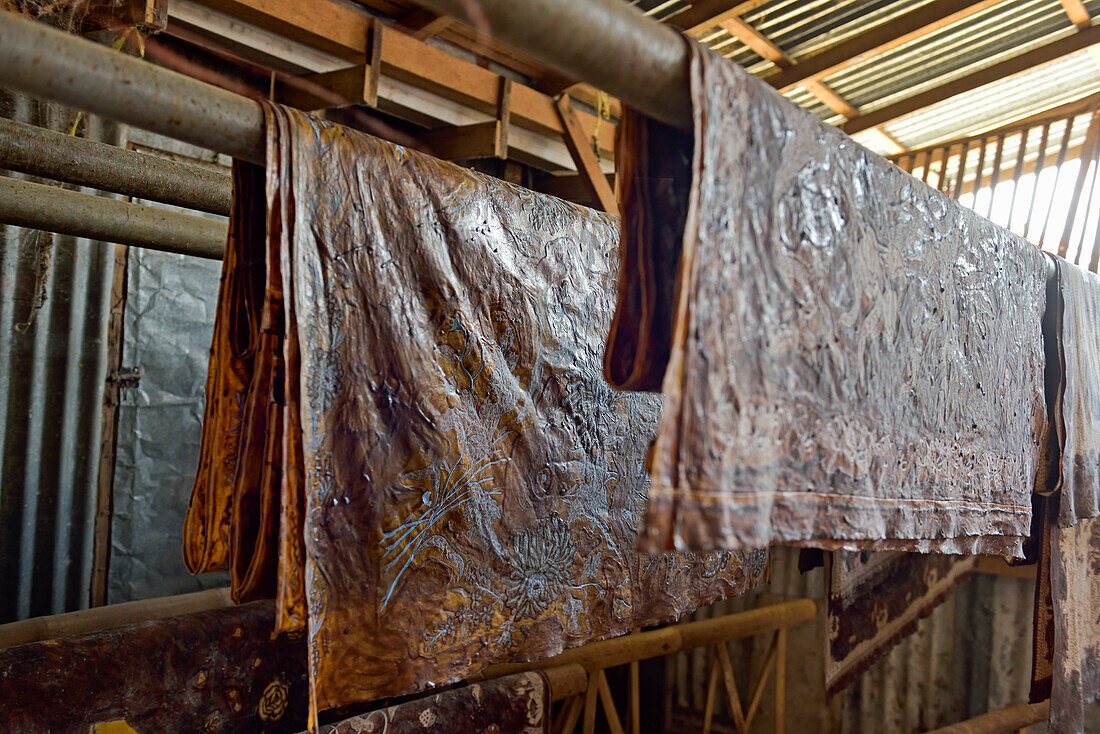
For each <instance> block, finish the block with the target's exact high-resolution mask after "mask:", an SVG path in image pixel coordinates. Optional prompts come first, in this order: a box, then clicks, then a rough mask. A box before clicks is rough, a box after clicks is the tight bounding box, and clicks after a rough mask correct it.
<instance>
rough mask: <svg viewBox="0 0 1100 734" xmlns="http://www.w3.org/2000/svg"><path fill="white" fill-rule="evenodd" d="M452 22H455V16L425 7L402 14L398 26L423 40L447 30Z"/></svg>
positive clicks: (417, 38)
mask: <svg viewBox="0 0 1100 734" xmlns="http://www.w3.org/2000/svg"><path fill="white" fill-rule="evenodd" d="M452 23H454V18H451V17H449V16H446V15H436V14H435V13H433V12H432V11H430V10H425V9H424V8H417V9H416V10H413V11H412V12H410V13H406V14H405V15H403V16H401V20H399V21H397V28H398V30H400V31H402V32H404V33H408V34H409V35H410V36H412V37H413V38H415V39H416V40H418V41H423V40H425V39H427V38H431V37H432V36H434V35H436V34H437V33H439V32H441V31H443V30H445V29H446V28H447V27H449V26H450V25H451V24H452Z"/></svg>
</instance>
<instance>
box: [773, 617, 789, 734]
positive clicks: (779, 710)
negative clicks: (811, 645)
mask: <svg viewBox="0 0 1100 734" xmlns="http://www.w3.org/2000/svg"><path fill="white" fill-rule="evenodd" d="M786 728H787V630H785V629H781V630H776V637H775V734H783V732H784V731H785V730H786Z"/></svg>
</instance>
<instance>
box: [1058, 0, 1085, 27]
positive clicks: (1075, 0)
mask: <svg viewBox="0 0 1100 734" xmlns="http://www.w3.org/2000/svg"><path fill="white" fill-rule="evenodd" d="M1062 8H1063V9H1064V10H1065V11H1066V15H1068V16H1069V22H1070V23H1073V24H1074V25H1075V26H1077V27H1078V28H1088V27H1089V26H1091V25H1092V16H1091V15H1089V11H1088V8H1086V7H1085V4H1084V3H1083V2H1081V0H1062Z"/></svg>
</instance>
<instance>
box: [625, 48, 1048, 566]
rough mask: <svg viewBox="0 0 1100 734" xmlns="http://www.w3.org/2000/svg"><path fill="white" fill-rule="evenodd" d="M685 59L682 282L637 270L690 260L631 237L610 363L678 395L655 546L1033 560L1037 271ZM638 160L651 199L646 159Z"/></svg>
mask: <svg viewBox="0 0 1100 734" xmlns="http://www.w3.org/2000/svg"><path fill="white" fill-rule="evenodd" d="M693 48H695V50H694V52H693V61H692V94H693V99H694V115H695V154H694V161H693V166H694V172H693V184H692V188H691V193H690V200H689V207H688V211H687V214H686V219H685V224H684V231H683V237H682V247H681V248H680V249H681V251H680V257H679V267H678V268H674V267H667V266H660V265H658V266H656V267H648V266H646V265H644V264H645V263H658V264H659V263H661V262H664V261H665V260H667V259H668V252H669V251H670V248H673V247H676V244H675V243H674V244H670V243H668V242H656V241H653V239H654V238H653V237H650V241H643V242H637V241H627V240H624V242H623V244H622V252H621V257H622V260H623V262H624V271H623V275H622V285H620V301H619V308H618V312H617V315H616V321H615V331H614V332H613V333H612V335H611V337H610V339H609V345H610V351H609V354H608V355H607V356H606V365H607V376H608V379H609V381H611V382H612V383H614V384H620V385H625V386H628V387H630V386H637V385H639V384H640V385H643V386H644V385H648V384H650V383H649V382H647V380H651V379H652V375H653V373H654V372H655V371H656V372H658V373H660V372H661V371H663V375H664V377H663V386H662V390H663V393H664V397H665V402H664V409H663V413H662V416H661V424H660V428H659V430H658V433H657V438H656V443H655V445H654V448H653V452H652V460H651V464H650V470H651V474H652V478H653V486H652V487H651V489H650V497H649V506H648V512H647V515H646V519H645V531H644V535H643V539H642V546H641V547H643V548H644V549H647V550H658V549H668V548H681V549H690V550H709V549H715V548H724V549H744V548H752V547H760V546H764V545H767V544H769V543H783V544H793V545H809V546H815V547H823V548H828V549H843V548H847V549H854V550H859V549H882V550H908V551H922V552H928V551H935V552H943V553H977V552H980V553H991V554H997V555H1014V556H1015V555H1019V554H1020V552H1021V542H1022V539H1023V537H1024V536H1026V535H1027V534H1028V531H1029V525H1030V521H1031V501H1030V494H1031V491H1032V487H1033V479H1034V476H1035V471H1036V462H1037V457H1038V454H1039V444H1040V439H1041V434H1042V428H1043V425H1044V423H1045V406H1044V399H1043V392H1042V388H1043V354H1042V340H1041V336H1040V319H1041V316H1042V311H1043V305H1044V284H1045V268H1044V260H1043V256H1042V254H1041V253H1040V252H1039V250H1037V249H1036V248H1035V247H1033V246H1032V245H1030V244H1028V243H1026V242H1025V241H1023V240H1022V239H1020V238H1018V237H1016V236H1014V235H1012V234H1010V233H1009V232H1007V231H1005V230H1004V229H1001V228H999V227H997V226H995V225H993V224H992V223H990V222H989V221H988V220H986V219H983V218H982V217H979V216H977V215H976V214H974V213H973V212H971V211H970V210H968V209H966V208H964V207H962V206H960V205H959V204H958V203H956V202H955V201H953V200H951V199H950V198H948V197H947V196H945V195H943V194H942V193H940V192H938V191H936V190H934V189H932V188H930V187H928V186H926V185H924V184H922V183H920V182H919V181H917V180H916V179H914V178H913V177H911V176H909V175H908V174H906V173H904V172H903V171H901V170H900V169H899V168H897V167H896V166H894V165H892V164H890V163H888V162H887V161H886V160H884V159H882V158H881V157H879V156H877V155H874V154H872V153H870V152H868V151H867V150H865V149H863V148H862V147H860V146H859V145H857V144H856V143H854V142H853V141H852V140H851V139H850V138H848V137H847V136H845V135H844V134H843V133H841V132H840V131H838V130H836V129H834V128H832V127H830V126H828V125H824V124H823V123H821V122H820V121H818V120H817V119H816V118H815V117H813V116H812V115H810V114H808V113H806V112H804V111H802V110H800V109H798V108H796V107H795V106H794V105H792V104H790V103H789V102H788V101H786V100H784V99H782V98H781V97H780V96H778V95H777V94H776V93H775V92H774V91H773V90H771V89H770V88H768V87H767V86H766V85H764V84H762V83H761V82H759V81H758V80H756V79H754V78H753V77H751V76H750V75H749V74H747V73H746V72H744V70H742V69H741V68H740V67H738V66H737V65H736V64H734V63H732V62H729V61H725V60H722V59H720V58H718V57H717V56H715V55H714V54H712V53H709V52H707V51H705V50H702V49H700V48H697V47H693ZM628 155H636V156H637V157H638V160H636V161H634V162H632V163H630V164H628V165H630V166H631V168H632V171H633V173H634V175H635V177H636V178H639V179H641V181H643V182H644V181H645V179H646V178H647V176H646V169H647V165H648V166H651V165H652V158H653V155H652V154H651V153H650V152H648V151H641V152H637V153H635V154H631V153H629V152H628ZM673 155H678V154H677V153H673ZM647 162H648V163H647ZM640 185H646V186H648V184H645V183H642V184H639V183H638V182H637V181H627V182H626V186H627V191H628V195H627V197H626V204H627V205H628V207H629V206H630V204H631V202H632V201H635V200H638V201H644V199H645V197H637V196H632V194H631V193H629V192H631V190H632V188H633V187H637V186H640ZM624 216H625V219H626V221H627V222H628V224H627V225H626V226H625V230H626V231H627V232H628V233H633V232H636V231H638V230H641V231H643V232H645V231H648V232H651V233H657V232H659V231H661V228H660V227H654V226H650V227H648V228H647V227H646V226H644V225H643V226H640V227H635V226H633V225H631V224H630V222H631V221H632V219H633V218H634V217H637V216H642V217H644V216H647V215H646V214H645V213H640V212H638V211H634V210H632V209H628V210H627V211H625V212H624ZM669 216H670V217H673V216H675V214H674V213H672V214H670V215H669ZM667 278H675V279H676V280H675V286H674V291H675V294H676V295H675V299H674V301H675V304H674V308H675V311H674V313H673V314H672V316H671V317H669V316H668V314H667V312H666V313H665V315H664V318H663V319H662V317H661V316H660V314H659V312H660V311H661V310H662V309H666V310H667V308H668V306H667V305H666V302H665V295H664V294H667V292H668V286H667V283H662V280H663V279H667ZM650 279H657V282H656V283H649V282H648V281H649V280H650ZM635 280H638V281H639V282H637V283H635V282H634V281H635ZM647 299H648V300H647ZM639 303H642V304H643V306H639V305H638V304H639ZM665 328H671V329H672V333H671V334H670V335H662V334H659V333H651V332H654V331H656V332H659V331H660V330H661V329H665ZM624 334H625V336H623V335H624ZM647 335H648V337H647ZM663 340H666V341H667V342H668V343H669V345H670V347H669V351H668V353H666V354H663V355H662V354H658V353H657V351H656V350H654V349H644V348H642V346H641V345H643V344H646V345H657V344H660V343H662V341H663ZM622 350H626V353H624V352H623V351H622ZM631 350H633V351H631ZM662 357H663V359H662ZM666 362H667V365H666Z"/></svg>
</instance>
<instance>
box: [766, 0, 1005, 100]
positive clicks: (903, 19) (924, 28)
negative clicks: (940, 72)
mask: <svg viewBox="0 0 1100 734" xmlns="http://www.w3.org/2000/svg"><path fill="white" fill-rule="evenodd" d="M1000 2H1003V0H979V1H978V2H975V0H934V1H933V2H930V3H928V4H926V5H922V6H920V7H919V8H917V9H915V10H913V11H910V12H908V13H906V14H904V15H902V16H900V17H898V18H895V19H893V20H891V21H890V22H889V23H884V24H882V25H879V26H876V27H874V28H871V29H869V30H867V31H864V32H863V33H860V34H859V35H856V36H853V37H852V38H850V39H848V40H847V41H844V42H843V43H839V44H837V45H835V46H829V47H828V48H825V49H822V50H821V51H818V52H816V53H814V54H811V55H808V56H805V57H803V58H800V59H798V63H797V64H796V65H795V66H793V67H792V68H790V69H786V70H781V71H779V72H777V73H775V74H771V75H769V76H765V77H764V81H766V82H768V83H769V84H771V85H772V86H774V87H776V88H777V89H779V90H780V91H787V90H790V89H793V88H794V87H796V86H798V85H799V84H800V83H801V82H802V81H803V80H805V79H821V78H823V77H826V76H828V75H830V74H835V73H836V72H838V71H840V70H842V69H846V68H848V67H850V66H854V65H856V64H858V63H860V62H862V61H866V60H867V59H869V58H871V57H873V56H878V55H880V54H882V53H885V52H886V51H889V50H891V49H894V48H897V47H899V46H902V45H904V44H906V43H909V42H910V41H913V40H915V39H917V38H920V37H921V36H926V35H928V34H930V33H934V32H936V31H938V30H940V29H941V28H946V27H947V26H949V25H951V24H952V23H956V22H958V21H960V20H962V19H964V18H968V17H970V16H972V15H975V14H977V13H980V12H982V11H983V10H987V9H989V8H991V7H993V6H994V5H997V4H998V3H1000Z"/></svg>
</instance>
